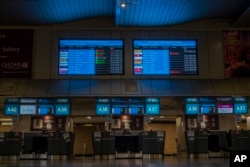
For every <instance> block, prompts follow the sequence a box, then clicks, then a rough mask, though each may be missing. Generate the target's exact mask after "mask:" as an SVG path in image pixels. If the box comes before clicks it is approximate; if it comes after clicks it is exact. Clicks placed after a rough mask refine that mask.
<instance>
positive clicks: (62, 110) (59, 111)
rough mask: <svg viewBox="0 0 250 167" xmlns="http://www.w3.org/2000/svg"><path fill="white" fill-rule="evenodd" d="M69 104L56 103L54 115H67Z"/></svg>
mask: <svg viewBox="0 0 250 167" xmlns="http://www.w3.org/2000/svg"><path fill="white" fill-rule="evenodd" d="M69 113H70V110H69V104H56V111H55V115H69Z"/></svg>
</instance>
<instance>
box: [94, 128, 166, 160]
mask: <svg viewBox="0 0 250 167" xmlns="http://www.w3.org/2000/svg"><path fill="white" fill-rule="evenodd" d="M164 142H165V132H164V131H150V132H141V131H127V132H126V131H116V132H94V133H93V150H94V156H95V158H96V159H97V158H100V159H102V158H103V159H106V158H108V159H113V158H116V159H118V158H153V157H157V158H158V157H163V154H164Z"/></svg>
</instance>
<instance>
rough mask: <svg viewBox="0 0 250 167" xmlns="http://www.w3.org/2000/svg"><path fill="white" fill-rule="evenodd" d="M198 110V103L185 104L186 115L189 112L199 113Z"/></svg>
mask: <svg viewBox="0 0 250 167" xmlns="http://www.w3.org/2000/svg"><path fill="white" fill-rule="evenodd" d="M199 112H200V105H199V104H193V103H191V104H186V110H185V113H186V114H187V115H189V114H193V115H195V114H199Z"/></svg>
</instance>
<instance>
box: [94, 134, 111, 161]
mask: <svg viewBox="0 0 250 167" xmlns="http://www.w3.org/2000/svg"><path fill="white" fill-rule="evenodd" d="M92 139H93V151H94V156H95V159H107V158H108V159H114V156H115V136H114V134H113V133H111V132H94V133H93V134H92Z"/></svg>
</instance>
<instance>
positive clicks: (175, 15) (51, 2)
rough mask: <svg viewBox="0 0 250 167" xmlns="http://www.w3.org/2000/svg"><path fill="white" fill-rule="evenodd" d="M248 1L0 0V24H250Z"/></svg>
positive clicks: (124, 25) (150, 25)
mask: <svg viewBox="0 0 250 167" xmlns="http://www.w3.org/2000/svg"><path fill="white" fill-rule="evenodd" d="M249 4H250V0H1V1H0V26H42V25H56V24H65V23H72V22H76V21H83V20H86V19H91V18H103V17H109V18H112V19H113V20H114V26H116V27H128V26H129V27H159V26H170V25H180V24H185V23H191V22H195V21H201V20H226V21H227V23H229V24H230V26H232V27H236V28H245V27H249V26H250V7H249Z"/></svg>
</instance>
